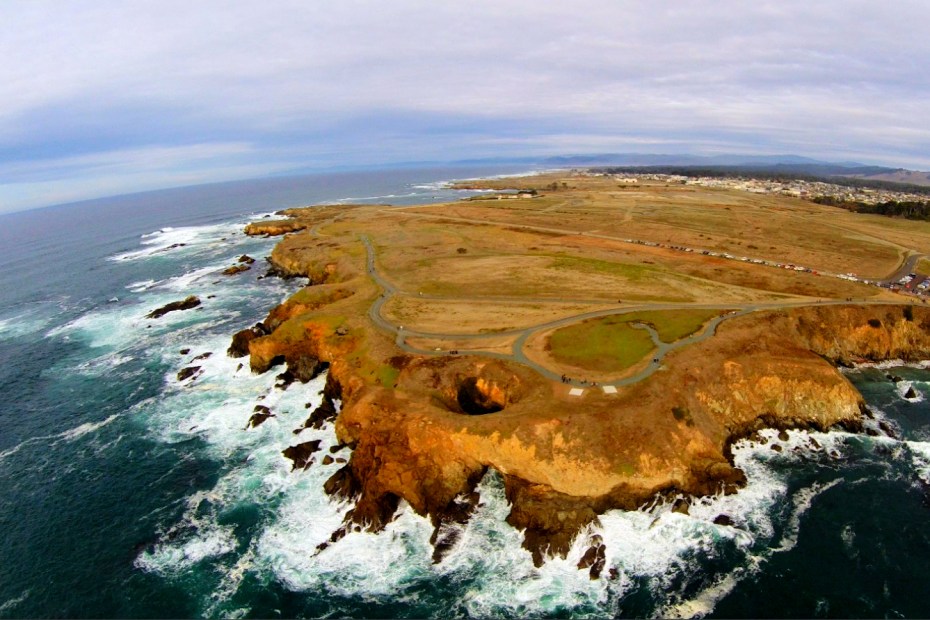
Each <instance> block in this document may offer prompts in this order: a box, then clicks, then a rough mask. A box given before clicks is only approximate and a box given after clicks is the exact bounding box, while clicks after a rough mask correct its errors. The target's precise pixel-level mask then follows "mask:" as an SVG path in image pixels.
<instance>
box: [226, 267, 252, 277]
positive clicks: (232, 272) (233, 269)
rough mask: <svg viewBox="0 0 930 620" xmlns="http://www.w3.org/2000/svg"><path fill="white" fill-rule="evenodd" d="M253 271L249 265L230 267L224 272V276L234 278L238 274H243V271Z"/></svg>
mask: <svg viewBox="0 0 930 620" xmlns="http://www.w3.org/2000/svg"><path fill="white" fill-rule="evenodd" d="M249 269H251V267H249V266H248V265H230V266H229V267H227V268H226V269H224V270H223V275H224V276H234V275H236V274H239V273H242V272H243V271H248V270H249Z"/></svg>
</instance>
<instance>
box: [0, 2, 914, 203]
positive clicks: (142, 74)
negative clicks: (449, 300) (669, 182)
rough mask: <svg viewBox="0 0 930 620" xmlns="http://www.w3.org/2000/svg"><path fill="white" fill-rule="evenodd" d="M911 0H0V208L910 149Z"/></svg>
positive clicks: (900, 159) (877, 158)
mask: <svg viewBox="0 0 930 620" xmlns="http://www.w3.org/2000/svg"><path fill="white" fill-rule="evenodd" d="M928 24H930V2H926V1H925V0H920V1H908V0H896V1H895V2H890V3H889V2H875V1H872V2H861V1H858V0H842V1H831V0H821V1H817V2H812V1H811V0H803V1H795V0H780V1H778V2H767V1H761V0H755V1H753V2H746V1H743V0H740V1H731V0H713V1H710V0H708V1H703V0H669V1H662V0H657V1H649V2H646V1H643V2H627V1H622V0H572V1H571V2H539V1H538V0H487V1H485V0H469V1H468V2H451V1H450V2H436V1H435V0H431V1H422V2H421V1H415V0H391V1H390V2H386V1H384V0H380V1H367V0H362V1H359V0H339V1H338V2H322V1H319V0H301V1H287V0H282V1H276V0H262V1H251V0H231V1H230V0H226V1H223V2H217V1H213V0H197V1H195V2H191V1H190V0H184V1H174V0H157V1H145V0H133V1H132V2H100V1H99V0H91V1H83V0H69V1H68V2H60V1H57V0H56V1H45V0H4V1H3V2H2V3H0V58H2V62H0V212H2V211H11V210H18V209H25V208H31V207H37V206H44V205H48V204H56V203H61V202H68V201H74V200H81V199H86V198H92V197H98V196H104V195H113V194H120V193H127V192H133V191H142V190H148V189H156V188H161V187H172V186H180V185H190V184H196V183H204V182H213V181H225V180H233V179H244V178H252V177H261V176H267V175H274V174H288V173H296V172H305V171H311V170H320V169H327V168H331V167H346V166H349V167H351V166H371V165H385V164H392V163H399V162H410V161H450V160H458V159H474V158H495V157H520V156H549V155H568V154H591V153H628V152H637V153H671V154H721V153H737V154H788V153H790V154H797V155H804V156H809V157H815V158H819V159H826V160H831V161H849V160H852V161H861V162H864V163H875V164H884V165H891V166H896V167H897V166H901V167H907V168H913V169H925V170H926V169H930V123H928V118H930V71H928V70H927V67H928V66H930V36H927V34H926V33H927V27H928Z"/></svg>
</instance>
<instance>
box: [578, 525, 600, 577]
mask: <svg viewBox="0 0 930 620" xmlns="http://www.w3.org/2000/svg"><path fill="white" fill-rule="evenodd" d="M606 551H607V547H605V546H604V541H603V539H601V537H600V536H598V535H597V534H595V535H594V536H592V537H591V546H590V547H588V549H587V551H585V552H584V555H583V556H581V559H580V560H578V568H579V569H585V568H588V569H590V570H589V571H588V574H589V575H590V576H591V579H592V580H593V579H597V578H598V577H600V576H601V571H603V570H604V564H605V563H606V560H607V558H606Z"/></svg>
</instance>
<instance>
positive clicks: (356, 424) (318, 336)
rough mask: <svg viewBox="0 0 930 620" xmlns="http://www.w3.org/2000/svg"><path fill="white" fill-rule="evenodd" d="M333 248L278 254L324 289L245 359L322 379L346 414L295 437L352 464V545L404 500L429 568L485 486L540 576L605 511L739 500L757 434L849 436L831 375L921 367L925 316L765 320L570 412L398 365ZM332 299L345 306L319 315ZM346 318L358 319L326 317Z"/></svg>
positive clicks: (298, 302) (362, 281) (431, 367)
mask: <svg viewBox="0 0 930 620" xmlns="http://www.w3.org/2000/svg"><path fill="white" fill-rule="evenodd" d="M327 243H329V242H327V241H323V240H320V239H317V238H313V237H311V236H310V235H293V236H290V237H286V238H285V239H284V240H282V242H281V243H279V244H278V246H277V247H276V248H275V251H274V252H273V254H272V263H273V264H275V265H279V266H280V267H281V268H282V269H284V270H285V271H286V272H288V273H293V274H295V275H300V276H305V277H308V278H310V279H311V281H313V282H319V283H322V284H321V285H320V287H319V288H318V287H309V288H308V289H302V292H301V293H300V294H299V295H295V298H294V299H292V300H291V301H289V302H287V303H286V304H282V306H281V307H279V308H278V309H275V310H273V311H272V312H271V313H270V314H269V318H268V319H267V320H266V322H267V323H269V324H272V325H273V328H272V330H271V333H270V334H267V335H264V336H260V337H255V338H252V339H251V340H250V341H249V342H248V350H249V353H250V366H251V368H252V369H253V371H255V372H264V371H265V370H267V369H268V368H270V367H272V366H274V365H275V364H276V363H284V362H286V363H288V364H289V365H290V364H292V363H296V361H297V360H299V359H301V357H302V356H309V357H311V358H313V359H317V360H321V361H323V362H329V363H330V369H329V375H328V379H327V386H330V384H331V382H332V385H334V386H335V385H338V386H339V389H340V394H339V397H338V399H339V400H341V402H342V407H341V408H338V407H336V405H335V400H336V399H335V397H332V398H328V397H324V401H323V403H322V404H321V405H320V406H319V407H318V408H317V409H316V410H315V411H314V412H313V413H312V414H311V415H310V418H309V419H308V420H307V422H306V423H305V427H307V426H312V427H316V428H318V427H320V426H322V425H323V424H324V423H326V422H327V421H329V420H332V419H333V418H335V429H336V434H337V437H338V439H339V441H340V442H341V443H343V444H350V445H353V446H354V449H353V451H352V454H351V458H350V460H349V462H348V463H347V464H346V465H345V466H344V467H342V468H340V469H339V470H338V471H337V472H335V473H334V474H333V475H332V476H331V477H330V478H329V480H328V481H327V482H326V484H325V487H324V488H325V490H326V492H327V493H330V494H334V495H338V496H339V497H342V498H345V499H347V500H351V501H353V502H354V507H353V509H352V510H351V511H350V512H349V513H348V516H347V520H348V521H349V522H350V523H347V524H346V527H349V526H350V525H351V527H356V526H357V527H367V528H369V529H372V530H377V529H379V528H382V527H384V526H385V525H386V524H387V523H389V522H390V520H391V519H392V518H393V517H394V514H395V511H396V509H397V506H398V505H399V502H400V499H403V500H405V501H406V502H407V503H408V504H409V506H410V507H411V508H412V509H413V510H415V511H416V512H418V513H420V514H423V515H429V516H430V518H431V519H433V522H434V524H435V526H436V529H435V531H434V535H433V544H434V549H435V554H434V560H435V561H441V560H442V558H443V557H444V555H445V554H446V553H448V551H449V550H450V549H452V548H453V547H454V546H455V545H456V544H457V539H456V536H457V534H456V533H455V532H456V531H457V530H458V529H459V528H457V527H456V524H457V523H459V521H458V519H461V518H465V519H467V514H470V512H469V510H468V509H467V505H468V502H467V501H466V500H464V499H463V498H467V497H470V496H471V494H472V493H473V492H474V491H475V488H476V485H477V483H478V481H479V480H480V479H481V477H482V476H483V475H484V474H485V472H486V471H488V470H489V469H491V468H493V469H495V470H496V471H498V472H500V473H501V475H502V477H503V480H504V486H505V493H506V496H507V498H508V501H509V502H510V504H511V510H510V514H509V516H508V518H507V520H508V522H509V523H510V524H511V525H513V526H514V527H515V528H517V529H519V530H522V531H523V533H524V545H525V546H526V548H527V549H528V550H530V551H531V553H532V554H533V558H534V561H536V562H537V563H541V562H543V561H544V560H545V558H546V557H547V556H549V555H552V554H565V553H566V552H567V551H568V549H569V548H570V546H571V544H572V541H573V540H574V539H575V537H576V536H577V535H578V534H579V532H583V531H584V530H585V528H586V527H587V526H589V525H591V524H592V523H596V521H597V519H598V515H600V514H602V513H603V512H605V511H607V510H610V509H614V508H621V509H636V508H638V507H640V506H642V505H643V504H645V503H647V502H650V501H653V500H654V499H655V498H656V497H657V496H663V497H665V498H666V499H667V501H670V502H672V501H674V498H675V497H678V496H685V497H687V496H701V495H710V494H716V493H720V492H723V493H732V492H735V491H736V490H738V489H739V488H740V487H741V486H742V485H744V484H745V476H744V474H743V472H741V471H740V470H739V469H737V468H736V467H734V464H733V461H732V455H731V454H730V446H731V445H732V443H733V442H734V441H735V440H737V439H739V438H740V437H745V436H748V435H750V434H752V433H753V432H755V431H757V430H758V429H760V428H765V427H774V428H778V429H792V428H804V429H808V428H809V429H818V430H828V429H831V428H838V427H840V428H846V429H851V430H856V429H857V428H859V427H860V426H861V420H862V407H863V401H862V398H861V396H860V395H859V393H858V392H857V391H856V389H855V388H854V387H853V386H852V384H850V383H849V381H848V380H847V379H846V378H845V377H844V376H843V375H842V374H841V373H839V372H838V371H837V369H836V368H835V366H834V363H835V362H852V361H856V360H859V359H882V358H887V357H900V358H902V359H917V358H921V357H930V313H928V312H927V311H926V310H925V309H923V308H914V309H913V310H911V312H910V318H908V314H906V313H905V312H904V311H903V310H902V309H901V307H900V306H888V307H879V306H867V307H854V306H850V307H815V308H803V309H797V310H785V311H771V312H758V313H754V314H751V315H747V316H743V317H739V318H733V319H730V320H727V321H725V322H724V323H722V324H721V325H720V326H719V328H718V330H717V334H716V335H715V336H714V337H713V338H709V339H707V340H705V341H703V342H700V343H698V344H694V345H692V346H689V347H684V348H682V349H679V350H676V351H674V352H672V353H670V354H669V355H667V356H666V357H665V358H664V360H663V370H662V372H658V373H655V374H654V375H652V376H651V377H650V378H649V379H647V380H645V381H642V382H640V383H637V384H634V385H632V386H629V387H626V388H622V389H620V390H619V391H618V393H617V394H615V395H605V394H603V393H601V392H600V391H599V390H588V392H587V393H586V394H585V396H584V397H583V398H580V399H578V398H573V397H569V396H568V395H567V394H565V391H566V390H565V389H564V386H561V385H560V384H558V383H554V382H549V381H548V380H546V379H544V378H542V377H541V376H539V375H538V374H536V373H535V372H534V371H532V370H530V369H528V368H526V367H524V366H521V365H519V364H516V363H513V362H510V361H503V360H496V359H489V358H482V357H477V356H469V355H455V356H446V357H420V356H416V355H409V354H405V353H403V352H401V351H399V350H398V349H397V348H396V346H395V345H394V339H393V335H385V334H383V333H381V332H380V331H379V330H377V329H376V328H374V327H373V326H372V325H371V324H370V323H368V322H367V319H366V317H365V311H367V308H368V304H370V303H371V300H374V299H376V298H377V296H378V295H379V294H380V291H379V290H378V289H377V288H376V287H374V285H372V284H371V283H370V282H369V281H368V279H366V278H360V277H359V275H360V274H363V273H364V272H365V271H364V270H365V268H364V262H363V261H364V251H363V248H358V247H357V246H355V248H354V250H353V251H354V253H353V251H350V250H352V248H351V247H350V248H349V249H346V248H347V247H348V245H345V247H341V248H340V247H337V246H338V244H336V243H335V242H333V243H331V244H330V245H327ZM348 243H357V239H356V238H353V240H352V241H347V242H346V244H348ZM339 252H342V254H339ZM353 278H355V279H353ZM366 287H367V288H366ZM313 289H316V290H317V291H320V293H319V295H320V296H319V297H316V296H315V295H317V293H314V292H312V291H313ZM339 289H343V290H347V289H354V290H353V293H352V295H351V296H349V297H341V298H338V299H336V298H333V299H330V300H325V301H322V302H320V305H318V306H314V305H313V304H315V303H316V302H317V300H323V299H324V296H323V295H322V291H335V290H339ZM353 296H354V297H353ZM350 297H353V299H354V300H355V301H353V300H352V299H350ZM358 300H368V301H367V303H364V304H363V303H362V302H361V301H358ZM346 302H351V303H355V304H356V305H355V306H350V308H351V309H352V310H354V312H343V311H342V310H341V309H340V310H339V311H335V310H334V311H331V312H327V311H321V310H320V309H321V308H337V307H339V304H342V303H346ZM876 322H879V325H878V326H877V327H876V326H875V323H876ZM340 330H341V332H340ZM340 333H341V335H340ZM337 412H338V413H337ZM294 448H295V449H296V448H297V447H296V446H295V447H294ZM317 448H318V446H317ZM307 462H309V461H307ZM295 466H296V461H295ZM463 502H465V505H463ZM686 509H687V503H686V502H680V503H679V504H678V510H686ZM722 516H723V515H722ZM341 531H342V532H343V533H344V532H345V531H346V529H345V528H343V529H342V530H341ZM340 535H341V534H340V533H339V532H338V531H337V532H335V533H334V535H333V539H338V537H339V536H340ZM605 557H606V556H605V552H604V549H603V548H602V542H599V541H597V540H596V539H593V538H592V539H591V540H590V541H589V547H588V551H586V552H585V554H584V557H583V559H582V562H581V563H580V565H581V567H582V568H585V569H588V570H589V571H590V574H591V575H592V577H596V576H597V575H600V574H601V572H602V570H603V568H604V565H605Z"/></svg>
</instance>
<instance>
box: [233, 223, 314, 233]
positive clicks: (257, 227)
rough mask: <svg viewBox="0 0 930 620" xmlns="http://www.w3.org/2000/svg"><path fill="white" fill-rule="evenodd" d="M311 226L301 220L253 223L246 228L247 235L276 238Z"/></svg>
mask: <svg viewBox="0 0 930 620" xmlns="http://www.w3.org/2000/svg"><path fill="white" fill-rule="evenodd" d="M309 225H310V224H309V223H308V222H302V221H299V220H264V221H261V222H253V223H251V224H249V225H248V226H246V227H245V234H247V235H249V236H252V237H257V236H268V237H275V236H278V235H285V234H287V233H292V232H297V231H299V230H303V229H305V228H307V227H308V226H309Z"/></svg>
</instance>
